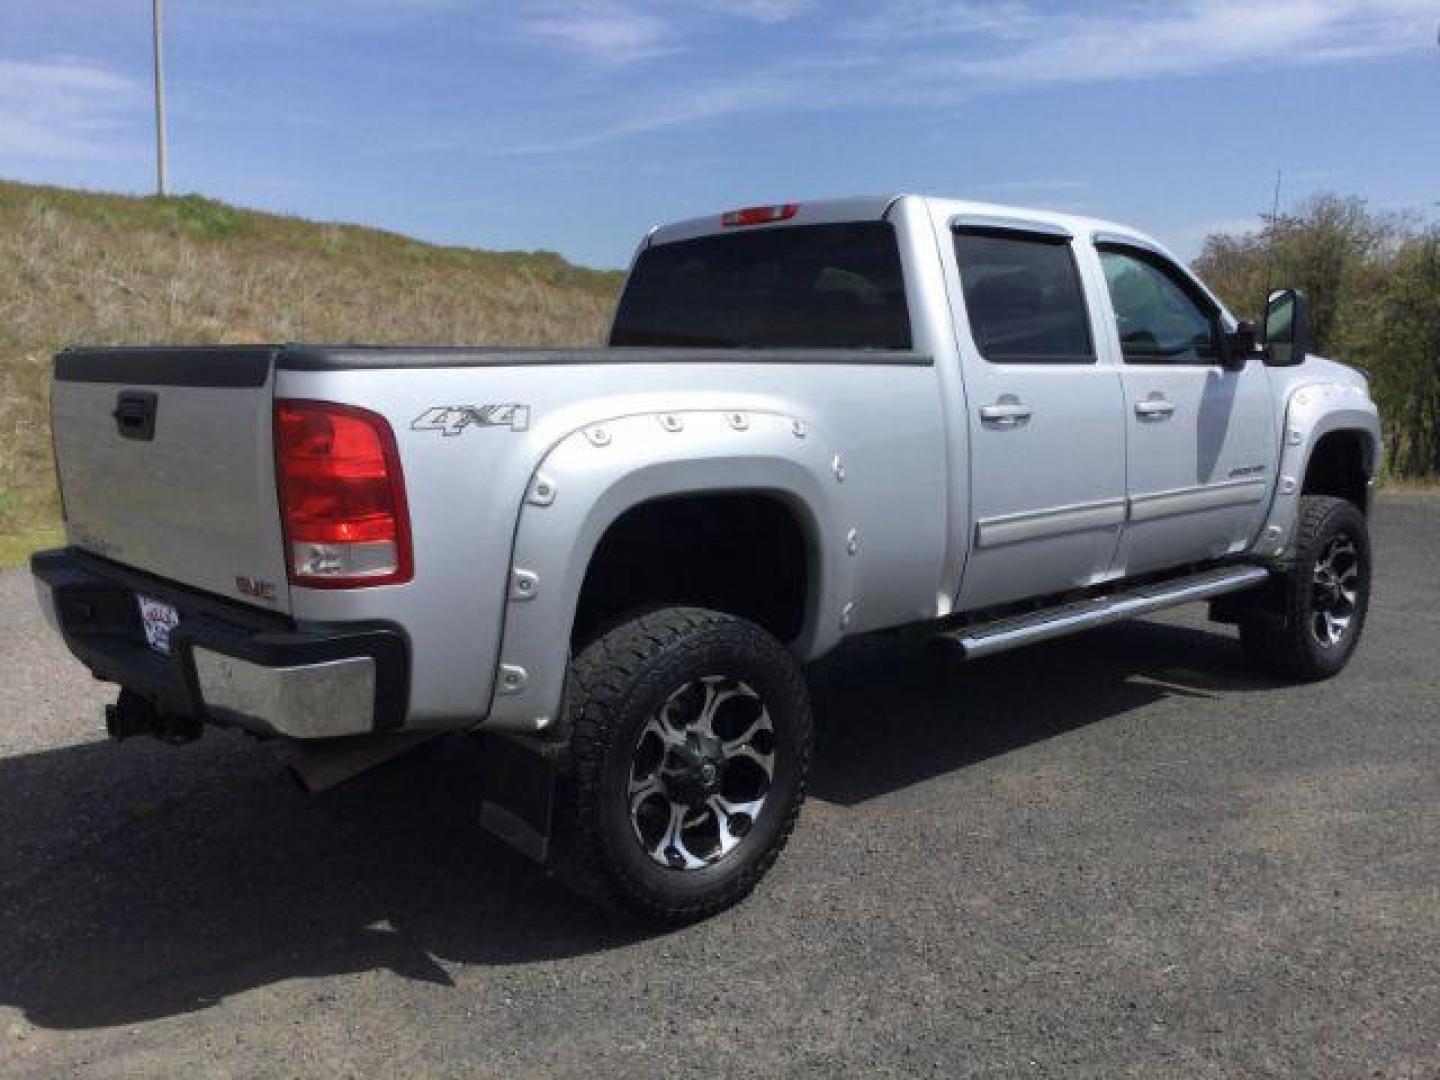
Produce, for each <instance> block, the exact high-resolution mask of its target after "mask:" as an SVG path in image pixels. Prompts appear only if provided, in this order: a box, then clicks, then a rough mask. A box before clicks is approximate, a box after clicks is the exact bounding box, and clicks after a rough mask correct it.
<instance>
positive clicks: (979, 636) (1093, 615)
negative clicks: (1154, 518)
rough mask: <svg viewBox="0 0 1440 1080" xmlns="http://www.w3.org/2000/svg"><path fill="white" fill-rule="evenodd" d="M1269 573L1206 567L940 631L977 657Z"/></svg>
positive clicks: (1254, 581) (1205, 596)
mask: <svg viewBox="0 0 1440 1080" xmlns="http://www.w3.org/2000/svg"><path fill="white" fill-rule="evenodd" d="M1269 576H1270V571H1268V570H1266V569H1265V568H1264V567H1260V566H1235V567H1225V568H1223V569H1220V570H1206V571H1205V572H1204V573H1200V574H1192V575H1190V576H1189V577H1183V578H1176V579H1172V580H1170V581H1162V582H1159V583H1156V584H1152V585H1143V586H1140V587H1138V588H1132V589H1128V590H1124V591H1121V592H1117V593H1112V594H1111V595H1109V596H1096V597H1092V598H1090V599H1086V600H1077V601H1075V602H1074V603H1071V604H1064V605H1061V606H1060V607H1053V608H1046V609H1045V610H1043V611H1032V612H1027V613H1026V614H1024V615H1015V616H1011V617H1009V618H1005V619H997V620H995V621H994V622H988V623H980V624H977V625H975V626H965V627H961V628H960V629H958V630H949V631H946V632H945V633H942V634H941V635H940V637H942V638H945V639H948V640H950V641H954V642H955V643H956V644H957V645H959V646H960V648H961V649H963V650H964V653H965V658H966V659H967V660H970V659H976V658H978V657H981V656H990V655H991V654H992V653H998V652H1004V651H1005V650H1006V649H1014V648H1018V647H1019V646H1021V645H1029V644H1032V643H1033V642H1036V641H1046V640H1048V639H1049V638H1056V637H1063V636H1065V635H1066V634H1074V633H1078V632H1079V631H1081V630H1091V629H1093V628H1095V627H1097V626H1104V625H1106V624H1107V623H1113V622H1120V621H1121V620H1123V619H1133V618H1136V617H1137V616H1140V615H1148V614H1150V613H1151V612H1152V611H1160V610H1162V609H1164V608H1169V607H1175V606H1176V605H1178V604H1188V603H1189V602H1190V601H1192V600H1209V599H1211V598H1213V597H1216V596H1224V595H1225V594H1226V593H1233V592H1240V591H1241V590H1242V589H1251V588H1254V587H1255V586H1256V585H1259V584H1260V583H1261V582H1263V581H1265V579H1266V578H1268V577H1269Z"/></svg>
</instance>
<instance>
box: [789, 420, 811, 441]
mask: <svg viewBox="0 0 1440 1080" xmlns="http://www.w3.org/2000/svg"><path fill="white" fill-rule="evenodd" d="M790 430H791V431H792V432H794V434H795V438H797V439H803V438H804V437H805V434H806V432H807V431H808V430H809V429H808V428H807V427H806V426H805V421H804V420H792V421H791V422H790Z"/></svg>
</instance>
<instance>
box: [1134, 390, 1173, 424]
mask: <svg viewBox="0 0 1440 1080" xmlns="http://www.w3.org/2000/svg"><path fill="white" fill-rule="evenodd" d="M1174 412H1175V403H1174V402H1172V401H1168V400H1166V398H1165V395H1164V394H1160V393H1155V394H1151V395H1150V396H1149V397H1147V398H1146V399H1145V400H1144V401H1137V402H1135V415H1136V416H1138V417H1139V418H1140V419H1141V420H1168V419H1169V418H1170V416H1171V414H1172V413H1174Z"/></svg>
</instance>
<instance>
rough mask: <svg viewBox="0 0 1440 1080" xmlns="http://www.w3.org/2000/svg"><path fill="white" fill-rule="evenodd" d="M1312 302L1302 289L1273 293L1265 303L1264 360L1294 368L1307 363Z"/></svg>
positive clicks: (1278, 365) (1282, 290)
mask: <svg viewBox="0 0 1440 1080" xmlns="http://www.w3.org/2000/svg"><path fill="white" fill-rule="evenodd" d="M1309 328H1310V305H1309V303H1308V301H1306V299H1305V294H1304V293H1303V292H1301V291H1300V290H1299V289H1281V290H1280V291H1279V292H1275V293H1271V294H1270V299H1269V302H1267V303H1266V305H1265V362H1266V363H1267V364H1269V365H1270V366H1271V367H1293V366H1294V365H1296V364H1303V363H1304V362H1305V356H1306V350H1307V349H1308V347H1309V342H1308V340H1307V335H1308V331H1309Z"/></svg>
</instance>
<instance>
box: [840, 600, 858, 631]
mask: <svg viewBox="0 0 1440 1080" xmlns="http://www.w3.org/2000/svg"><path fill="white" fill-rule="evenodd" d="M854 621H855V601H853V600H852V601H850V603H848V604H846V605H845V608H844V610H842V611H841V612H840V629H841V630H849V629H850V624H851V623H852V622H854Z"/></svg>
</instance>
